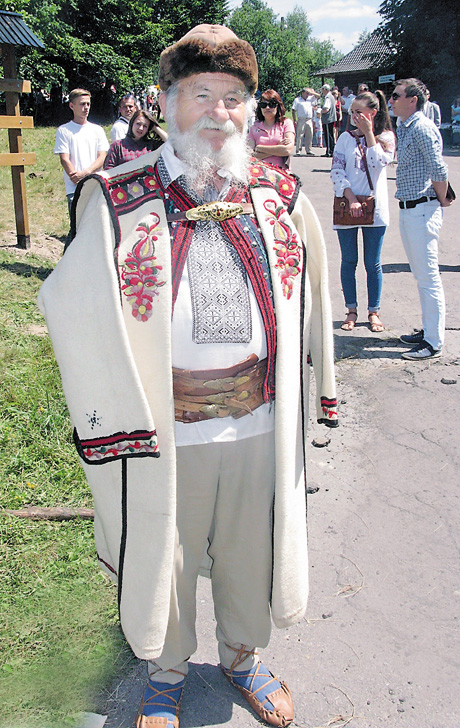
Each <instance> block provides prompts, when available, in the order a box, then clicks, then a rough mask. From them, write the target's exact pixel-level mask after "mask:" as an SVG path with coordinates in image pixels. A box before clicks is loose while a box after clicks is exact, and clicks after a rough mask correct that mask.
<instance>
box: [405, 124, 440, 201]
mask: <svg viewBox="0 0 460 728" xmlns="http://www.w3.org/2000/svg"><path fill="white" fill-rule="evenodd" d="M396 134H397V137H398V169H397V173H396V195H395V197H397V198H398V199H399V200H404V201H406V200H418V199H419V198H420V197H424V196H426V197H436V191H435V189H434V187H433V185H432V184H431V182H432V180H433V181H435V182H443V181H445V180H446V179H447V166H446V165H445V164H444V162H443V159H442V137H441V134H440V133H439V131H438V129H437V128H436V126H435V125H434V124H433V122H432V121H430V120H429V119H427V117H426V116H425V114H424V113H423V111H416V112H415V113H413V114H412V116H409V118H408V119H406V121H403V122H402V123H401V124H400V125H399V126H398V128H397V130H396Z"/></svg>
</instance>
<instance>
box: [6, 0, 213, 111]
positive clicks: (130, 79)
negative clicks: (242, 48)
mask: <svg viewBox="0 0 460 728" xmlns="http://www.w3.org/2000/svg"><path fill="white" fill-rule="evenodd" d="M0 9H3V10H13V11H16V12H20V13H21V15H22V17H23V18H24V21H25V22H26V23H27V25H28V26H29V27H30V28H31V29H32V30H33V31H34V32H35V33H36V34H37V35H38V36H39V37H40V38H41V39H42V41H43V43H44V44H45V50H44V52H41V51H37V50H32V49H25V50H22V52H21V53H22V58H21V66H20V73H21V75H22V76H23V77H24V78H28V79H30V80H31V81H32V84H33V87H34V88H35V89H41V88H43V89H45V90H47V91H53V92H54V95H55V97H56V98H57V99H58V100H60V98H61V96H62V89H63V87H64V88H66V89H67V90H70V89H71V88H75V87H77V86H82V87H84V88H88V90H90V91H91V93H92V95H93V110H95V111H96V113H97V112H99V114H101V115H103V114H104V112H105V113H107V111H108V109H109V108H110V100H111V96H112V95H113V93H112V91H111V87H112V86H114V87H115V89H116V94H117V96H119V95H121V94H122V93H125V92H127V91H136V92H139V91H140V90H142V89H144V88H146V87H147V86H149V85H150V84H152V83H154V82H155V81H156V78H157V73H158V60H159V56H160V53H161V51H162V50H163V48H165V47H166V46H167V45H169V44H171V43H173V42H174V41H175V40H177V39H179V38H180V37H181V36H182V35H183V34H184V33H185V32H186V31H187V30H189V29H190V27H192V26H193V25H195V24H196V23H199V22H204V21H206V22H211V23H223V22H224V20H225V18H226V16H227V0H180V1H179V2H174V0H92V2H88V1H87V0H0ZM58 120H59V119H55V121H58Z"/></svg>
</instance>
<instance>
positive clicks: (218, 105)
mask: <svg viewBox="0 0 460 728" xmlns="http://www.w3.org/2000/svg"><path fill="white" fill-rule="evenodd" d="M208 116H210V117H211V119H214V120H215V121H227V119H229V118H230V115H229V113H228V109H227V107H226V106H225V103H224V100H223V99H218V100H217V101H215V102H214V105H213V107H212V109H210V110H209V111H208Z"/></svg>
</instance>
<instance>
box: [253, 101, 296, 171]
mask: <svg viewBox="0 0 460 728" xmlns="http://www.w3.org/2000/svg"><path fill="white" fill-rule="evenodd" d="M294 140H295V130H294V123H293V121H292V119H286V109H285V106H284V104H283V100H282V98H281V96H280V95H279V93H277V92H276V91H274V90H273V89H268V91H264V92H263V94H262V95H261V97H260V99H259V103H258V104H257V110H256V121H255V122H254V124H253V125H252V126H251V128H250V130H249V135H248V143H249V146H250V147H251V148H252V149H253V150H254V156H255V157H257V159H260V160H261V161H264V162H269V164H273V166H275V167H281V168H282V169H288V167H289V156H290V155H291V154H292V152H293V150H294Z"/></svg>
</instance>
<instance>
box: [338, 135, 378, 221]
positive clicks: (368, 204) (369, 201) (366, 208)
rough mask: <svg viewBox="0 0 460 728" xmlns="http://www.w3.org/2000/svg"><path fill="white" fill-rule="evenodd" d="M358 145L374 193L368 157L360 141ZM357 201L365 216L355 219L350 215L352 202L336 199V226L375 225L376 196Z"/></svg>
mask: <svg viewBox="0 0 460 728" xmlns="http://www.w3.org/2000/svg"><path fill="white" fill-rule="evenodd" d="M356 143H357V145H358V147H359V151H360V152H361V156H362V158H363V161H364V167H365V170H366V174H367V181H368V182H369V187H370V188H371V190H372V191H374V185H373V184H372V180H371V176H370V174H369V169H368V166H367V159H366V155H365V154H364V150H363V148H362V146H361V143H360V141H359V139H357V140H356ZM356 199H357V200H358V202H360V203H361V206H362V211H363V214H362V215H361V217H353V216H352V215H351V213H350V202H349V200H348V199H347V198H346V197H334V207H333V216H332V222H333V224H334V225H353V226H354V227H357V226H358V227H361V225H373V224H374V209H375V197H374V195H356Z"/></svg>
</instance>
